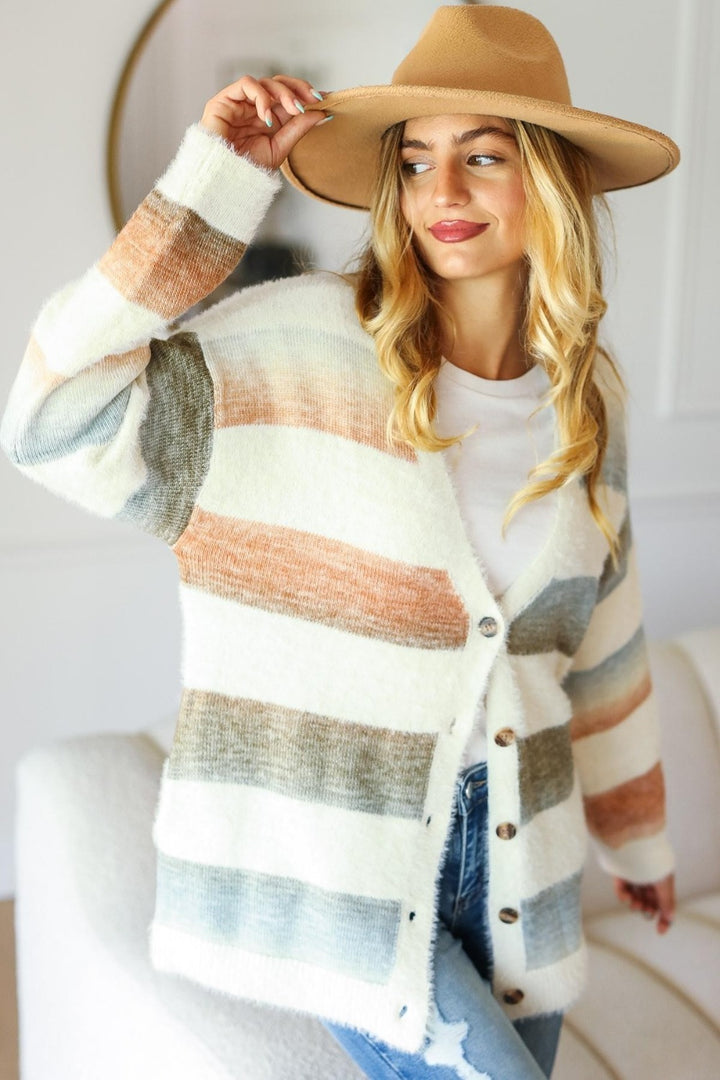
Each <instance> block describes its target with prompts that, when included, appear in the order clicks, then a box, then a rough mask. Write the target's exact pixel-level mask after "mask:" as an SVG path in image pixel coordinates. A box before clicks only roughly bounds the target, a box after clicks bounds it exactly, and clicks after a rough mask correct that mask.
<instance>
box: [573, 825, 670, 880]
mask: <svg viewBox="0 0 720 1080" xmlns="http://www.w3.org/2000/svg"><path fill="white" fill-rule="evenodd" d="M592 842H593V847H594V849H595V851H596V853H597V859H598V862H599V863H600V865H601V866H602V867H603V869H604V870H606V871H607V872H608V873H609V874H613V875H614V876H616V877H625V878H627V879H628V880H629V881H659V880H660V878H664V877H666V875H667V874H669V873H670V872H671V871H672V870H673V869H674V866H675V855H674V852H673V849H672V848H671V847H670V843H669V841H668V838H667V835H666V834H665V832H664V831H661V832H659V833H656V834H655V835H654V836H641V837H639V838H638V839H637V840H629V841H628V842H627V843H626V844H623V846H622V847H621V848H610V847H606V846H605V845H603V844H601V843H600V842H599V841H598V840H597V839H595V838H594V837H593V841H592Z"/></svg>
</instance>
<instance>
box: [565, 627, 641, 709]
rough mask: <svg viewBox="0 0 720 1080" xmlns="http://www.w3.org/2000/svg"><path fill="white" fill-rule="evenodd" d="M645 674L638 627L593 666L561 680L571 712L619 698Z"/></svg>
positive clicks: (573, 672) (571, 673)
mask: <svg viewBox="0 0 720 1080" xmlns="http://www.w3.org/2000/svg"><path fill="white" fill-rule="evenodd" d="M646 674H647V645H646V641H645V633H644V630H643V627H642V626H639V627H638V629H637V630H636V631H635V633H634V634H633V636H632V637H631V638H630V640H629V641H627V642H626V643H625V645H623V646H622V647H621V648H619V649H618V650H617V651H616V652H614V653H612V654H611V655H610V656H608V657H606V659H605V660H603V661H602V662H601V663H599V664H598V665H597V667H594V668H588V669H587V670H586V671H571V672H570V673H569V674H568V675H567V676H566V677H565V680H564V682H563V690H564V691H565V693H566V694H567V695H568V697H569V698H570V701H571V703H572V707H573V712H574V713H582V712H586V711H588V710H589V709H592V708H594V707H597V706H598V705H606V704H607V703H608V702H612V701H616V700H617V699H618V698H621V697H622V696H623V695H624V694H627V693H628V691H630V690H632V689H633V687H635V686H637V685H638V683H639V682H640V680H641V679H642V678H644V676H645V675H646Z"/></svg>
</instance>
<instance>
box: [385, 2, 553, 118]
mask: <svg viewBox="0 0 720 1080" xmlns="http://www.w3.org/2000/svg"><path fill="white" fill-rule="evenodd" d="M392 81H393V85H403V86H442V87H451V88H453V89H456V90H484V91H492V92H495V93H500V94H514V95H518V96H520V97H533V98H538V99H540V100H544V101H556V102H558V103H560V104H563V105H570V104H572V103H571V100H570V88H569V86H568V81H567V75H566V74H565V65H564V64H563V60H562V56H561V55H560V50H559V49H558V47H557V45H556V44H555V41H554V39H553V38H552V36H551V35H550V34H549V33H548V31H547V29H546V28H545V27H544V26H543V24H542V23H541V22H540V21H539V20H538V19H536V18H534V16H532V15H528V14H527V12H524V11H518V10H516V9H515V8H508V7H490V6H488V7H486V6H484V5H475V4H460V5H456V6H452V7H451V6H446V7H441V8H438V9H437V11H436V12H435V13H434V15H433V16H432V18H431V19H430V22H429V23H428V24H427V26H426V27H425V30H424V31H423V33H422V34H421V36H420V39H419V40H418V42H417V44H416V45H415V47H414V48H413V49H411V51H410V52H409V53H408V55H407V56H406V57H405V59H404V60H403V61H402V63H401V64H400V65H399V66H398V67H397V69H396V70H395V73H394V74H393V78H392Z"/></svg>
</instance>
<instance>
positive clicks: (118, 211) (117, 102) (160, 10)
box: [105, 0, 175, 232]
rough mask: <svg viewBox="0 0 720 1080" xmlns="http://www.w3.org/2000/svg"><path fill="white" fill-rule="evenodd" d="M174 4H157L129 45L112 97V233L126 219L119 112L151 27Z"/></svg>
mask: <svg viewBox="0 0 720 1080" xmlns="http://www.w3.org/2000/svg"><path fill="white" fill-rule="evenodd" d="M174 3H175V0H161V3H159V4H158V6H157V7H156V8H155V10H154V11H153V12H152V14H151V15H150V17H149V18H148V20H147V21H146V22H145V24H144V26H143V27H142V29H141V30H140V33H139V34H138V36H137V37H136V39H135V41H134V42H133V46H132V48H131V50H130V53H129V55H128V58H127V60H126V61H125V66H124V67H123V69H122V72H121V74H120V79H119V80H118V84H117V88H116V90H115V97H114V99H113V104H112V111H111V113H110V126H109V128H108V136H107V144H106V148H105V170H106V179H107V188H108V196H109V198H110V213H111V214H112V219H113V224H114V226H115V230H116V232H119V231H120V229H122V227H123V225H124V224H125V221H126V218H125V214H124V212H123V207H122V201H121V198H120V179H119V169H118V161H119V155H120V136H121V132H122V120H123V110H124V108H125V101H126V99H127V95H128V90H129V87H130V80H131V79H132V77H133V74H134V73H135V68H136V67H137V65H138V61H139V60H140V57H141V56H142V54H143V50H144V49H145V46H146V45H147V42H148V40H149V39H150V37H151V36H152V34H153V32H154V30H155V27H156V26H157V24H158V23H159V22H160V20H161V19H162V18H163V16H164V15H165V12H166V11H167V9H168V8H169V7H171V6H172V5H173V4H174Z"/></svg>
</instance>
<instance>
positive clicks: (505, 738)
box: [495, 727, 515, 746]
mask: <svg viewBox="0 0 720 1080" xmlns="http://www.w3.org/2000/svg"><path fill="white" fill-rule="evenodd" d="M495 742H496V743H497V745H498V746H512V744H513V743H514V742H515V732H514V731H513V729H512V728H509V727H504V728H501V729H500V731H498V733H497V735H496V736H495Z"/></svg>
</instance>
